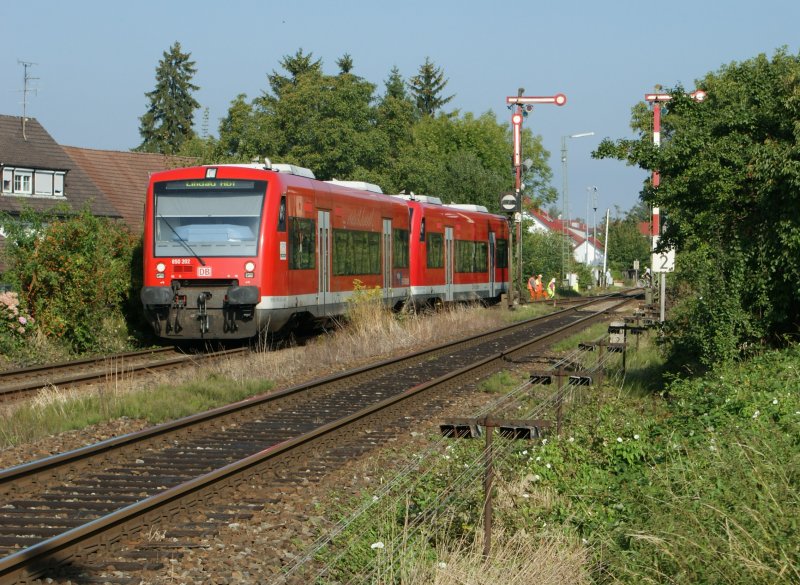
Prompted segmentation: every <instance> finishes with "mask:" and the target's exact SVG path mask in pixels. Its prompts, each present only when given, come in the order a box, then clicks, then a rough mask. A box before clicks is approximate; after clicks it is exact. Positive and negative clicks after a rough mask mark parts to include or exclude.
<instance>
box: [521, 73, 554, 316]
mask: <svg viewBox="0 0 800 585" xmlns="http://www.w3.org/2000/svg"><path fill="white" fill-rule="evenodd" d="M524 92H525V89H524V88H519V91H518V92H517V95H512V96H508V97H507V98H506V104H508V107H509V109H512V108H513V107H514V106H517V107H516V109H515V110H514V113H513V114H511V127H512V131H513V142H514V194H515V196H516V198H517V211H516V213H515V214H514V221H515V223H516V224H517V263H518V268H517V273H518V275H519V276H518V277H519V279H520V280H519V283H518V286H519V290H522V166H523V163H522V121H523V120H524V118H525V116H527V115H528V113H529V112H530V111H532V110H533V106H534V105H535V104H555V105H557V106H563V105H564V104H566V103H567V96H565V95H564V94H563V93H557V94H556V95H550V96H524V95H522V94H523V93H524ZM511 233H512V231H511V230H509V235H511ZM513 249H514V245H513V242H509V246H508V265H509V267H511V266H512V261H511V251H512V250H513ZM509 281H510V282H511V284H512V286H513V283H514V279H513V278H512V275H510V274H509ZM512 303H513V294H512V291H509V299H508V306H509V307H511V306H512Z"/></svg>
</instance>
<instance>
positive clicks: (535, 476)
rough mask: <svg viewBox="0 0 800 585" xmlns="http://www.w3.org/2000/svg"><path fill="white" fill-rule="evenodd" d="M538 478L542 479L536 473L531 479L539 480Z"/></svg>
mask: <svg viewBox="0 0 800 585" xmlns="http://www.w3.org/2000/svg"><path fill="white" fill-rule="evenodd" d="M540 479H542V478H541V476H540V475H539V474H538V473H537V474H536V475H534V476H533V481H539V480H540Z"/></svg>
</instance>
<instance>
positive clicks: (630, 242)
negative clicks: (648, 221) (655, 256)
mask: <svg viewBox="0 0 800 585" xmlns="http://www.w3.org/2000/svg"><path fill="white" fill-rule="evenodd" d="M635 260H638V261H639V267H640V268H639V270H640V272H641V273H643V272H644V269H645V266H649V265H650V241H649V237H648V236H645V235H642V234H641V233H640V232H639V222H638V219H637V216H636V215H635V214H634V215H630V214H629V215H628V217H626V218H625V219H612V220H611V221H610V223H609V225H608V264H609V266H610V267H611V268H612V270H629V269H632V268H633V262H634V261H635Z"/></svg>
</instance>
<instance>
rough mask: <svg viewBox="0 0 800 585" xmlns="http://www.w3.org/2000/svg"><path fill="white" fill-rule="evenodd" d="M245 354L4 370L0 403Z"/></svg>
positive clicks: (127, 357) (138, 354) (117, 358)
mask: <svg viewBox="0 0 800 585" xmlns="http://www.w3.org/2000/svg"><path fill="white" fill-rule="evenodd" d="M246 351H247V349H246V348H238V349H231V350H226V351H222V352H212V353H206V354H183V353H178V352H177V351H176V350H175V348H172V347H165V348H157V349H146V350H141V351H131V352H126V353H120V354H115V355H111V356H105V357H101V358H88V359H83V360H75V361H69V362H61V363H57V364H44V365H40V366H32V367H29V368H20V369H15V370H5V371H2V372H0V402H5V401H11V400H19V399H21V398H24V397H26V396H29V395H30V394H32V393H35V392H38V391H39V390H41V389H42V388H47V387H53V386H55V387H59V388H68V387H75V386H82V385H87V384H94V383H97V382H104V381H106V380H111V379H124V378H130V377H132V376H136V375H139V374H141V373H143V372H153V371H156V370H165V369H170V368H176V367H184V366H185V365H186V364H188V363H196V362H198V361H201V360H206V359H214V358H219V357H224V356H231V355H238V354H241V353H243V352H246Z"/></svg>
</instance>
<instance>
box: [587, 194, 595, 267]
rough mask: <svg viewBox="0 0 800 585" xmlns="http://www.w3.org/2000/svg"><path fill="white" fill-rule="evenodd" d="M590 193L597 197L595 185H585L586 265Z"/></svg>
mask: <svg viewBox="0 0 800 585" xmlns="http://www.w3.org/2000/svg"><path fill="white" fill-rule="evenodd" d="M592 193H594V196H595V197H597V187H595V186H593V185H592V186H591V187H586V266H589V198H590V197H591V196H592ZM592 260H594V254H592Z"/></svg>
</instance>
